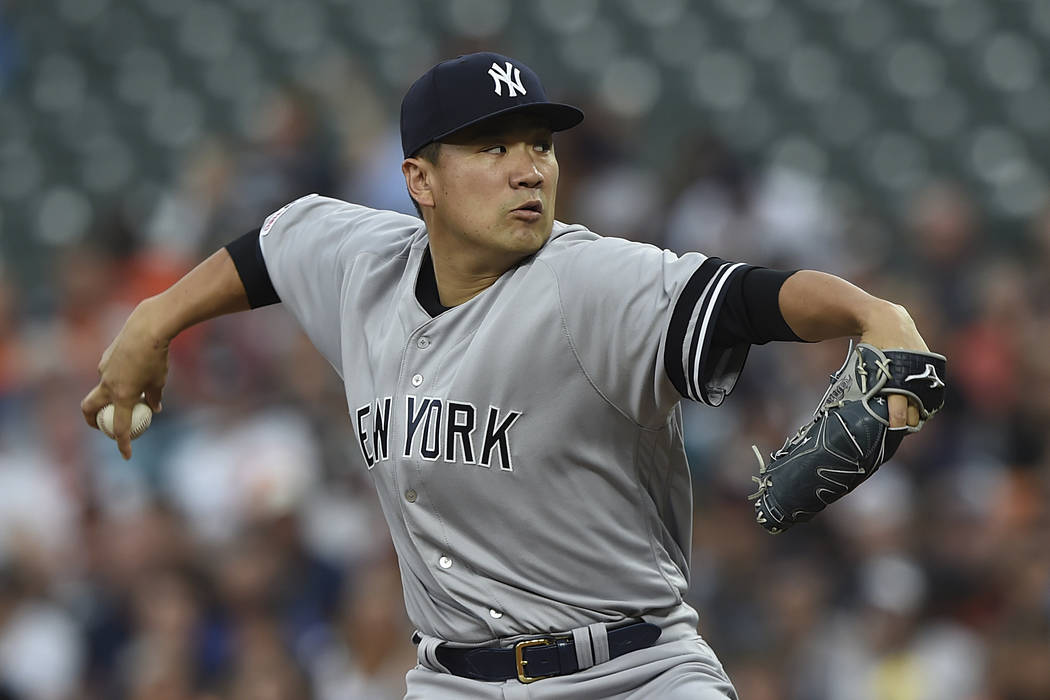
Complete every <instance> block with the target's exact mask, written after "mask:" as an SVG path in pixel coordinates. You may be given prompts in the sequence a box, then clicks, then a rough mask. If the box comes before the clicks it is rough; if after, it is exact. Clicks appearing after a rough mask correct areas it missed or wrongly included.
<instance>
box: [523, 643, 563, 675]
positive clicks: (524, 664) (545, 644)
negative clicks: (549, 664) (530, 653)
mask: <svg viewBox="0 0 1050 700" xmlns="http://www.w3.org/2000/svg"><path fill="white" fill-rule="evenodd" d="M555 644H557V642H556V641H555V640H553V639H526V640H525V641H523V642H518V643H517V644H515V645H514V663H515V664H516V665H517V667H518V680H519V681H521V682H522V683H532V682H533V681H541V680H543V679H544V678H553V677H554V674H551V675H549V676H529V675H527V674H526V673H525V667H526V666H527V665H528V663H529V662H528V661H526V660H525V659H523V658H521V656H522V651H523V650H524V649H525V648H527V647H538V646H554V645H555Z"/></svg>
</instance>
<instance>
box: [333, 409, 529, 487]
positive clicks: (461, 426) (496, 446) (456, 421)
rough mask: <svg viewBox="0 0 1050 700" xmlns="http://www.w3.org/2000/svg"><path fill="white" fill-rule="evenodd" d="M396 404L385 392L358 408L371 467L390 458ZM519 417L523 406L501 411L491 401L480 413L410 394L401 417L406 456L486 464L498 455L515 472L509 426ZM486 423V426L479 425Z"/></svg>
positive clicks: (360, 432) (359, 432)
mask: <svg viewBox="0 0 1050 700" xmlns="http://www.w3.org/2000/svg"><path fill="white" fill-rule="evenodd" d="M392 403H393V399H392V398H391V397H389V396H387V397H384V398H382V399H376V400H375V401H374V402H373V403H369V404H365V405H364V406H361V407H360V408H358V409H357V410H356V411H355V412H354V415H355V417H356V425H357V439H358V445H359V446H360V447H361V454H362V456H363V457H364V459H365V463H366V464H367V465H368V468H369V469H371V468H372V467H374V466H375V465H376V464H378V463H379V462H385V461H387V460H388V459H389V458H390V430H389V426H390V419H391V416H390V410H391V408H390V407H391V405H392ZM520 417H521V411H514V410H507V411H501V410H500V408H499V407H498V406H488V408H487V410H486V411H484V412H482V413H481V415H479V411H478V409H477V408H476V407H475V406H474V404H472V403H468V402H462V401H451V400H446V399H441V398H437V397H433V396H420V397H417V396H414V395H412V394H409V395H407V396H406V397H405V404H404V413H403V414H400V415H399V416H398V418H399V419H400V423H401V425H404V426H406V430H405V441H404V449H403V450H402V456H403V457H405V458H411V457H418V458H420V459H425V460H428V461H437V460H439V459H440V460H442V461H445V462H462V463H464V464H476V465H478V466H481V467H485V468H489V467H491V466H492V465H493V460H494V459H495V461H496V462H498V463H499V467H500V469H502V470H504V471H508V472H509V471H514V465H513V457H512V456H511V455H512V452H511V446H510V429H511V427H512V426H513V425H514V422H515V421H517V420H518V418H520ZM482 424H483V426H484V427H483V429H481V430H479V429H478V428H479V427H480V426H482ZM475 433H477V435H475Z"/></svg>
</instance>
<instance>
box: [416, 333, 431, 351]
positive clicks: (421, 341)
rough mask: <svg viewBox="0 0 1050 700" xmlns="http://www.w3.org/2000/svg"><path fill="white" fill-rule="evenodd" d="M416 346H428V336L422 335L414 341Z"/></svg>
mask: <svg viewBox="0 0 1050 700" xmlns="http://www.w3.org/2000/svg"><path fill="white" fill-rule="evenodd" d="M416 347H417V348H419V349H420V350H426V349H427V348H429V347H430V338H428V337H426V336H425V335H424V336H423V337H422V338H420V339H419V340H417V341H416Z"/></svg>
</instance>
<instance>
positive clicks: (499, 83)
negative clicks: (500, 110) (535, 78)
mask: <svg viewBox="0 0 1050 700" xmlns="http://www.w3.org/2000/svg"><path fill="white" fill-rule="evenodd" d="M512 70H513V71H514V79H513V80H511V78H510V74H511V71H512ZM489 75H491V76H492V81H493V82H494V83H495V84H496V94H497V95H499V96H500V97H503V85H506V86H507V97H517V96H518V92H520V93H521V94H522V95H524V94H525V86H524V85H522V84H521V71H520V70H518V69H517V68H515V67H514V66H513V65H512V64H511V62H510V61H507V67H506V68H500V66H499V64H498V63H496V62H495V61H493V63H492V68H489ZM515 91H517V92H515Z"/></svg>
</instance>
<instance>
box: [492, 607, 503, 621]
mask: <svg viewBox="0 0 1050 700" xmlns="http://www.w3.org/2000/svg"><path fill="white" fill-rule="evenodd" d="M489 617H491V618H492V619H493V620H498V619H500V618H501V617H503V613H501V612H500V611H499V610H496V609H495V608H491V609H490V610H489Z"/></svg>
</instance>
